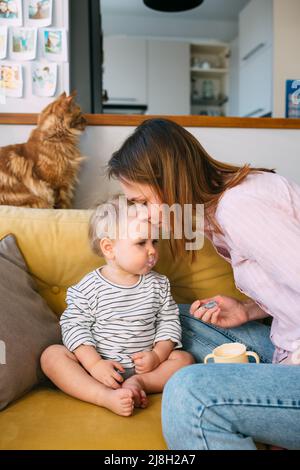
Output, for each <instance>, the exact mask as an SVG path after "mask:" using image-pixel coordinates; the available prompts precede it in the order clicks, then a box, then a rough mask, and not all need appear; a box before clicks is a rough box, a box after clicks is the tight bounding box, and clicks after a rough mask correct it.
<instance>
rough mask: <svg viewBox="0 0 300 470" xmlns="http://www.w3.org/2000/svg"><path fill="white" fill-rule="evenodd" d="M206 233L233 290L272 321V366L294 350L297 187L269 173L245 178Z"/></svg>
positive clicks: (299, 330) (299, 242) (299, 296)
mask: <svg viewBox="0 0 300 470" xmlns="http://www.w3.org/2000/svg"><path fill="white" fill-rule="evenodd" d="M216 221H217V222H218V224H219V225H220V227H221V228H222V231H223V233H224V235H220V234H215V233H214V234H212V235H211V234H210V236H209V238H210V239H211V241H212V243H213V245H214V246H215V248H216V250H217V252H218V253H219V254H220V255H221V256H222V257H224V258H225V259H226V260H227V261H228V262H230V263H231V265H232V269H233V274H234V280H235V284H236V287H237V288H238V289H239V290H240V291H241V292H243V293H244V294H246V295H247V296H248V297H250V298H251V299H253V300H254V301H255V302H256V303H257V304H258V305H259V306H260V307H261V308H262V309H263V310H264V311H265V312H266V313H268V314H269V315H271V316H272V317H273V322H272V327H271V340H272V342H273V343H274V345H275V346H276V351H275V354H274V359H273V360H274V361H276V362H277V361H278V360H280V359H281V358H282V357H283V356H284V355H285V356H286V352H287V351H288V352H290V351H294V350H295V349H297V348H298V347H299V346H300V187H299V186H297V185H296V184H295V183H293V182H291V181H288V180H287V179H286V178H284V177H282V176H279V175H277V174H273V173H265V172H259V173H250V174H249V175H248V176H247V177H246V179H245V180H244V181H243V182H242V183H241V184H239V185H238V186H236V187H234V188H231V189H228V190H227V191H226V192H225V193H224V195H223V197H222V198H221V200H220V201H219V204H218V207H217V210H216Z"/></svg>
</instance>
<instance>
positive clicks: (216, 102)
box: [191, 96, 228, 106]
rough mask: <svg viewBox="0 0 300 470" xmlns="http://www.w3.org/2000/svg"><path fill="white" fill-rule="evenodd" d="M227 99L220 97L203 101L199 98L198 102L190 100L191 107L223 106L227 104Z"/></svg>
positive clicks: (203, 99)
mask: <svg viewBox="0 0 300 470" xmlns="http://www.w3.org/2000/svg"><path fill="white" fill-rule="evenodd" d="M227 101H228V98H227V96H222V97H220V98H214V99H207V100H206V99H205V98H199V99H198V100H192V101H191V105H192V106H223V104H225V103H227Z"/></svg>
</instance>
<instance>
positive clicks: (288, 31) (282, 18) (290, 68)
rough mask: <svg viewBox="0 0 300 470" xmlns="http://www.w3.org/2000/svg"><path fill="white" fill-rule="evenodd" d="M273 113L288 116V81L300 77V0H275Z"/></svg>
mask: <svg viewBox="0 0 300 470" xmlns="http://www.w3.org/2000/svg"><path fill="white" fill-rule="evenodd" d="M273 20H274V26H273V28H274V33H273V34H274V57H273V64H274V65H273V75H274V114H273V116H274V117H284V116H285V86H286V85H285V82H286V80H300V60H299V44H300V1H299V0H284V1H282V0H273Z"/></svg>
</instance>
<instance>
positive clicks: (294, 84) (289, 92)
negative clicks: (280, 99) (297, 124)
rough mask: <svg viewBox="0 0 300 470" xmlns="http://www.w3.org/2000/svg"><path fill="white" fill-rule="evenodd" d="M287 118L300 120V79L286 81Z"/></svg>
mask: <svg viewBox="0 0 300 470" xmlns="http://www.w3.org/2000/svg"><path fill="white" fill-rule="evenodd" d="M285 96H286V98H285V117H286V118H300V79H299V80H287V81H286V93H285Z"/></svg>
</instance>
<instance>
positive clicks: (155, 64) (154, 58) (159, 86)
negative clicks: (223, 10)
mask: <svg viewBox="0 0 300 470" xmlns="http://www.w3.org/2000/svg"><path fill="white" fill-rule="evenodd" d="M189 69H190V46H189V44H188V43H185V42H178V41H160V40H149V41H148V111H147V113H148V114H190V73H189Z"/></svg>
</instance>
